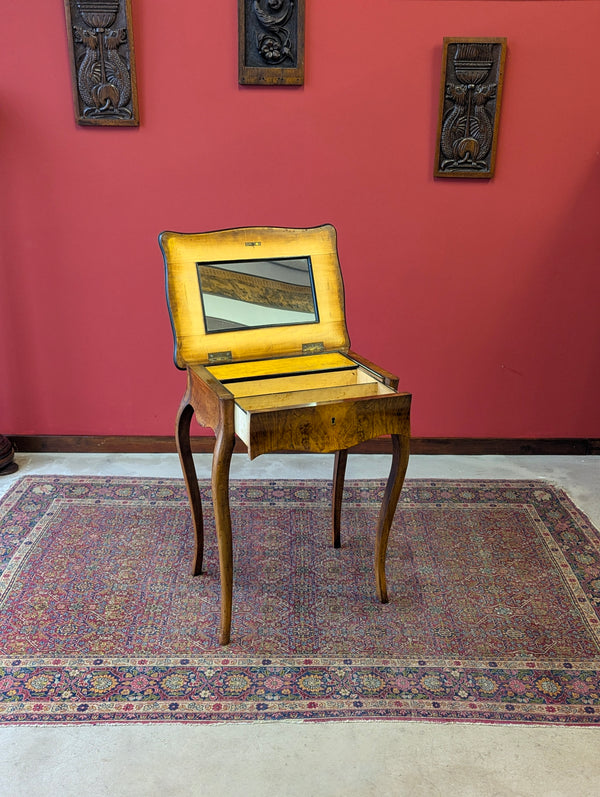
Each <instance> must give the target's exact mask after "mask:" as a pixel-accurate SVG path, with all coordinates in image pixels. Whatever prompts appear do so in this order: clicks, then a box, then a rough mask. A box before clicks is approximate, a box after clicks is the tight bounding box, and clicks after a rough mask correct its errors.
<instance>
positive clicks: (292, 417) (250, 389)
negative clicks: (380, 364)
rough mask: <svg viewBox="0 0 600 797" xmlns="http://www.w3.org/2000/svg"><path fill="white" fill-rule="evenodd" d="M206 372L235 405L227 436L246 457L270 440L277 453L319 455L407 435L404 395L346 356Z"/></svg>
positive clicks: (304, 358)
mask: <svg viewBox="0 0 600 797" xmlns="http://www.w3.org/2000/svg"><path fill="white" fill-rule="evenodd" d="M207 370H208V371H209V372H210V373H211V374H212V376H214V377H215V378H216V379H218V380H219V382H220V383H221V385H223V387H225V388H226V389H227V390H228V391H229V392H230V393H231V394H232V396H233V398H234V400H235V413H234V416H235V433H236V434H237V436H238V437H239V438H240V439H241V440H242V441H243V442H244V443H245V444H246V445H247V447H248V453H249V455H250V458H254V457H256V456H258V455H259V454H261V453H264V452H265V451H272V450H273V445H274V441H275V440H278V441H280V442H279V445H278V446H277V448H280V449H282V448H290V449H293V450H300V451H320V452H326V451H335V450H338V449H340V448H349V447H351V446H353V445H356V444H357V443H360V442H362V441H365V440H371V439H373V438H374V437H378V436H379V435H381V434H390V433H392V432H397V433H400V434H402V433H407V429H408V413H409V407H410V396H409V395H408V394H405V393H398V392H397V391H396V390H395V385H394V383H393V382H392V384H390V380H389V378H388V377H389V375H386V373H385V372H381V371H378V370H377V369H376V368H375V367H370V366H367V365H365V364H364V363H363V362H359V361H358V360H356V359H354V358H353V357H352V356H351V355H350V354H345V353H342V352H326V353H323V354H316V355H304V356H298V357H284V358H277V359H273V360H257V361H252V362H244V363H228V364H223V365H214V366H209V367H208V368H207ZM386 380H387V381H386ZM394 418H396V419H397V424H396V425H397V428H396V425H394V423H393V419H394ZM390 424H391V425H392V426H391V427H390Z"/></svg>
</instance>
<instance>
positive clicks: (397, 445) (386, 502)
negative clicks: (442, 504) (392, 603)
mask: <svg viewBox="0 0 600 797" xmlns="http://www.w3.org/2000/svg"><path fill="white" fill-rule="evenodd" d="M392 447H393V454H392V467H391V469H390V475H389V477H388V481H387V485H386V488H385V494H384V497H383V503H382V505H381V510H380V513H379V521H378V523H377V537H376V541H375V581H376V585H377V597H378V598H379V600H380V601H381V603H387V602H388V596H387V585H386V580H385V555H386V552H387V544H388V538H389V535H390V528H391V526H392V521H393V520H394V513H395V512H396V505H397V504H398V499H399V498H400V492H401V490H402V485H403V484H404V476H405V475H406V468H407V467H408V458H409V454H410V438H409V437H408V435H398V434H393V435H392Z"/></svg>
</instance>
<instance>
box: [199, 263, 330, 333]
mask: <svg viewBox="0 0 600 797" xmlns="http://www.w3.org/2000/svg"><path fill="white" fill-rule="evenodd" d="M196 268H197V271H198V281H199V284H200V295H201V298H202V307H203V310H204V325H205V329H206V332H207V333H210V332H225V331H228V330H236V329H259V328H262V327H279V326H291V325H294V324H313V323H316V322H318V320H319V318H318V311H317V304H316V299H315V291H314V283H313V275H312V266H311V262H310V257H288V258H281V259H277V260H235V261H227V262H215V263H196Z"/></svg>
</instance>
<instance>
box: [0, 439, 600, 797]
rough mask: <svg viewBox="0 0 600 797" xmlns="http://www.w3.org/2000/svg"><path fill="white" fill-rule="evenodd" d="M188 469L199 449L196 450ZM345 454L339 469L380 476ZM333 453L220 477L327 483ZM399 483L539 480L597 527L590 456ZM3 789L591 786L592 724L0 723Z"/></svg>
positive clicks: (466, 469)
mask: <svg viewBox="0 0 600 797" xmlns="http://www.w3.org/2000/svg"><path fill="white" fill-rule="evenodd" d="M17 461H18V462H19V465H20V470H19V471H18V472H17V473H15V474H14V475H11V476H4V477H0V495H2V494H3V493H4V492H5V491H6V489H8V487H9V485H10V484H12V483H13V482H14V481H15V479H17V478H19V477H20V476H23V475H25V474H34V473H47V474H75V475H87V474H106V475H123V476H162V477H179V476H180V471H179V464H178V461H177V458H176V456H174V455H158V454H140V455H125V454H93V455H85V454H71V455H52V454H32V455H17ZM196 462H197V466H198V473H199V476H200V477H203V478H204V477H208V475H209V469H210V458H209V457H208V456H207V455H200V456H197V457H196ZM388 467H389V460H388V459H387V457H382V456H375V455H370V456H354V457H353V456H351V457H350V461H349V466H348V471H347V478H349V479H351V478H369V477H380V476H385V475H387V469H388ZM331 468H332V458H331V457H328V456H317V455H304V456H295V455H290V454H287V455H282V456H264V457H261V458H259V459H257V460H255V461H254V462H249V461H248V459H247V458H246V457H245V456H243V455H236V456H234V462H233V465H232V478H256V479H261V478H269V479H274V478H329V477H330V474H331ZM408 477H409V478H490V479H494V478H498V479H545V480H547V481H549V482H550V483H552V484H555V485H557V486H560V487H563V488H564V489H565V490H566V491H567V492H568V493H569V495H570V496H571V498H572V499H573V501H574V502H575V503H576V504H577V505H578V506H579V507H580V508H581V509H582V510H583V511H584V512H585V513H586V514H587V515H588V517H589V518H590V520H591V521H592V522H593V523H594V524H595V526H596V527H597V528H600V457H503V456H489V457H419V456H415V457H413V458H412V459H411V462H410V465H409V473H408ZM0 795H2V797H21V795H23V797H25V795H27V796H28V797H38V795H39V797H41V796H42V795H44V797H54V795H56V796H57V797H63V796H64V797H83V796H84V795H85V797H104V795H106V797H120V796H121V795H122V796H123V797H129V795H136V797H137V795H140V797H154V795H157V796H160V797H163V796H164V797H179V795H186V796H187V795H211V796H212V797H221V795H228V796H229V795H231V797H237V795H240V797H242V796H243V797H259V796H260V797H262V795H269V796H270V797H287V796H288V795H290V796H292V795H294V796H295V795H298V797H300V796H301V797H338V795H339V797H367V796H368V795H379V796H380V797H387V795H393V796H395V795H410V796H411V797H413V795H414V796H415V797H420V796H421V795H424V796H427V797H429V795H440V796H445V795H457V796H458V795H460V797H469V796H470V795H474V796H475V795H477V797H479V796H481V797H483V796H484V795H485V797H488V796H489V797H492V795H494V796H498V797H505V796H508V795H511V796H512V795H515V796H516V795H522V796H523V797H529V796H530V795H540V797H542V796H543V797H552V795H557V796H558V795H560V796H561V797H562V796H563V795H564V796H565V797H567V796H568V797H571V796H572V797H588V795H589V797H592V795H593V796H594V797H595V796H596V795H600V727H599V728H548V727H538V728H531V727H522V726H516V725H515V726H497V725H491V726H490V725H456V724H444V723H439V724H438V723H426V722H344V723H340V722H333V723H305V724H303V723H297V722H278V723H265V724H256V725H254V724H252V725H250V724H247V725H245V724H231V725H206V726H203V725H198V726H196V725H191V726H185V725H157V726H152V725H150V726H148V725H137V726H98V727H80V728H77V727H59V728H47V727H22V728H7V727H1V728H0Z"/></svg>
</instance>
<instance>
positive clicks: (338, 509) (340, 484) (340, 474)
mask: <svg viewBox="0 0 600 797" xmlns="http://www.w3.org/2000/svg"><path fill="white" fill-rule="evenodd" d="M347 460H348V449H347V448H343V449H342V450H341V451H336V452H335V462H334V465H333V493H332V520H333V524H332V525H333V547H334V548H340V547H341V545H342V542H341V536H340V518H341V514H342V495H343V492H344V477H345V475H346V462H347Z"/></svg>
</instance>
